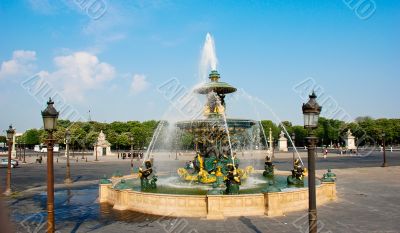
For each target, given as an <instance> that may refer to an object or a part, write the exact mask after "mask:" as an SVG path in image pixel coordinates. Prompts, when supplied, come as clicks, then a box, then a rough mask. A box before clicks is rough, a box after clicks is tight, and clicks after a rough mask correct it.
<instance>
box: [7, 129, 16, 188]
mask: <svg viewBox="0 0 400 233" xmlns="http://www.w3.org/2000/svg"><path fill="white" fill-rule="evenodd" d="M6 132H7V140H8V161H7V180H6V191H5V192H4V195H6V196H9V195H11V150H12V145H13V139H14V135H15V129H13V127H12V125H10V126H9V128H8V130H7V131H6Z"/></svg>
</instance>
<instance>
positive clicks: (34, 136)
mask: <svg viewBox="0 0 400 233" xmlns="http://www.w3.org/2000/svg"><path fill="white" fill-rule="evenodd" d="M43 132H44V130H43ZM41 134H42V133H41V132H40V131H39V130H37V129H29V130H27V131H25V133H24V134H23V135H22V137H23V139H24V141H25V144H27V145H29V146H34V145H38V144H40V142H41Z"/></svg>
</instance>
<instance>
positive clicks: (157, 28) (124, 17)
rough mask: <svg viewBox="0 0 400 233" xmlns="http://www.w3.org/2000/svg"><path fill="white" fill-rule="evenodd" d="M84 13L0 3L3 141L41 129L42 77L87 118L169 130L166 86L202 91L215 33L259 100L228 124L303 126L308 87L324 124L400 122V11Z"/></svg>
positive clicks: (246, 6)
mask: <svg viewBox="0 0 400 233" xmlns="http://www.w3.org/2000/svg"><path fill="white" fill-rule="evenodd" d="M77 2H81V1H66V0H60V1H49V0H21V1H14V0H2V1H1V2H0V30H1V32H0V35H1V36H0V64H1V67H0V68H1V70H0V92H1V93H2V95H1V98H0V108H1V114H0V129H1V130H2V131H3V129H5V128H6V127H7V126H8V124H10V123H13V124H14V126H15V127H16V128H17V129H18V130H19V131H22V130H25V129H27V128H33V127H41V124H42V122H41V116H40V110H41V109H43V107H44V104H45V103H44V101H43V99H44V98H45V97H46V94H43V93H39V94H34V93H33V92H34V91H32V90H31V91H30V90H29V89H28V88H27V85H28V86H29V82H28V81H27V80H31V81H32V80H34V79H35V77H36V78H40V80H44V81H45V82H46V83H49V84H50V85H51V88H50V89H49V90H50V91H51V92H52V93H53V94H54V93H55V94H57V95H58V96H61V97H60V98H61V99H62V100H63V102H62V104H60V105H62V107H65V108H66V107H68V109H72V110H73V111H74V112H76V113H78V115H79V116H82V117H83V118H87V116H88V111H89V109H90V111H91V118H92V119H93V120H97V121H101V122H111V121H115V120H120V121H127V120H147V119H161V118H162V117H163V116H165V112H166V111H167V109H168V107H169V106H170V102H169V100H168V99H167V98H165V97H164V96H163V95H162V93H160V92H159V91H157V87H159V86H160V84H162V83H165V82H167V81H168V80H171V78H176V79H177V80H179V82H180V84H181V85H182V86H184V87H187V88H190V87H191V86H193V85H194V84H196V83H197V82H198V80H199V77H198V74H199V71H198V66H199V60H200V54H201V50H202V46H203V43H204V40H205V36H206V34H207V33H208V32H209V33H211V34H212V36H213V37H214V39H215V44H216V52H217V57H218V66H217V69H218V71H219V72H220V73H221V75H222V79H223V81H226V82H229V83H230V84H232V85H234V86H236V87H238V88H240V89H241V90H242V91H241V92H242V93H243V92H244V93H249V94H250V95H251V96H252V97H251V98H250V99H252V100H250V99H249V98H247V97H246V96H247V95H246V96H245V97H243V96H244V95H241V94H240V93H239V94H237V98H233V99H231V100H229V101H228V109H227V111H228V112H227V114H228V116H229V117H246V118H252V119H259V118H262V119H272V120H274V121H275V122H277V121H278V119H281V120H290V121H292V122H294V123H296V124H301V119H302V115H301V104H302V102H304V94H305V93H304V92H306V91H307V90H308V89H309V88H310V87H311V86H312V87H313V88H317V89H318V90H319V92H320V93H319V94H320V96H322V97H321V98H320V101H321V102H323V103H324V105H325V106H330V107H328V108H326V109H325V110H328V109H330V110H331V111H330V112H325V113H324V114H325V116H327V117H336V118H338V119H345V120H347V118H348V117H351V119H354V118H355V117H358V116H365V115H369V116H372V117H375V118H380V117H389V118H399V117H400V115H399V111H398V107H399V104H398V99H399V98H400V94H399V91H398V89H399V87H400V81H399V78H400V71H399V67H400V46H399V45H398V41H400V30H399V23H400V2H399V1H396V0H385V1H383V0H374V1H372V0H353V5H349V4H346V2H350V0H308V1H306V0H287V1H281V0H268V1H267V0H265V1H261V0H260V1H258V0H235V1H228V0H201V1H200V0H188V1H173V0H154V1H145V0H132V1H109V0H92V1H88V2H89V3H92V4H98V5H97V6H105V7H104V8H101V7H99V8H96V9H98V10H97V11H92V12H90V10H89V9H88V6H81V5H79V4H78V3H77ZM93 2H95V3H93ZM367 3H368V4H370V5H366V4H367ZM102 4H103V5H102ZM357 4H364V5H363V6H374V8H370V9H372V10H370V11H366V12H362V5H361V6H357ZM372 4H373V5H372ZM93 9H94V8H93ZM103 10H104V11H103ZM93 12H94V13H93ZM99 12H100V13H102V14H101V17H99V18H96V17H98V16H99V14H97V15H96V14H95V13H99ZM371 12H372V13H371ZM103 13H104V14H103ZM366 16H368V17H366ZM35 75H36V76H35ZM32 77H33V78H32ZM310 78H312V79H310ZM307 80H308V81H307ZM310 80H312V82H310ZM300 83H303V85H300V87H299V84H300ZM304 83H305V84H304ZM307 83H308V84H310V83H313V84H312V85H308V84H307ZM30 84H32V82H30ZM299 88H300V89H301V88H303V89H302V90H303V91H299V90H300V89H299ZM42 94H43V95H42ZM254 99H257V101H254ZM249 101H252V106H253V107H249V106H250V105H249V104H248V103H249ZM334 105H335V106H334ZM266 106H267V107H266ZM332 106H334V107H332ZM56 107H57V106H56ZM332 108H334V109H335V110H332ZM340 111H343V112H345V113H346V116H348V117H346V118H344V117H340V116H339V115H340V114H335V112H340ZM72 118H73V117H72Z"/></svg>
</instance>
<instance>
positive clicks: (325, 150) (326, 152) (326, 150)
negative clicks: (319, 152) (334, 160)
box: [324, 147, 328, 159]
mask: <svg viewBox="0 0 400 233" xmlns="http://www.w3.org/2000/svg"><path fill="white" fill-rule="evenodd" d="M327 154H328V148H326V147H325V149H324V159H326V155H327Z"/></svg>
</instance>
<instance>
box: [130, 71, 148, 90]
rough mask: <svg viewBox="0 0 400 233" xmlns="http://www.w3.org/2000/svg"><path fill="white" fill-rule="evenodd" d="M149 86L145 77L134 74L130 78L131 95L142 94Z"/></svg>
mask: <svg viewBox="0 0 400 233" xmlns="http://www.w3.org/2000/svg"><path fill="white" fill-rule="evenodd" d="M149 85H150V83H149V82H148V81H147V78H146V76H145V75H142V74H135V75H134V76H133V78H132V83H131V93H133V94H138V93H140V92H143V91H145V90H147V88H148V87H149Z"/></svg>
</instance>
